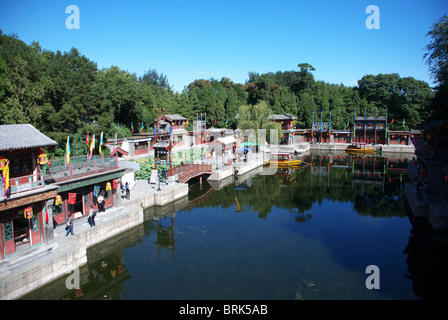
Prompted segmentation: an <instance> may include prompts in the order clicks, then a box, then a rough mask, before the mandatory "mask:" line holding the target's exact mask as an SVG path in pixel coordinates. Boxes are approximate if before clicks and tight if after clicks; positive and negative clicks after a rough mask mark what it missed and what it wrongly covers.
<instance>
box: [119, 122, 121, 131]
mask: <svg viewBox="0 0 448 320" xmlns="http://www.w3.org/2000/svg"><path fill="white" fill-rule="evenodd" d="M118 132H120V133H121V129H120V123H118Z"/></svg>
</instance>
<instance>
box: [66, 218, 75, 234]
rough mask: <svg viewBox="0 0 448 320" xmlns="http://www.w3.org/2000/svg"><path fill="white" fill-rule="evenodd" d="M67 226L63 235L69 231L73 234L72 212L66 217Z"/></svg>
mask: <svg viewBox="0 0 448 320" xmlns="http://www.w3.org/2000/svg"><path fill="white" fill-rule="evenodd" d="M66 224H67V226H66V227H65V230H67V233H66V234H65V236H68V234H69V233H71V234H72V236H73V235H74V233H73V217H72V214H70V216H69V217H68V220H67V223H66Z"/></svg>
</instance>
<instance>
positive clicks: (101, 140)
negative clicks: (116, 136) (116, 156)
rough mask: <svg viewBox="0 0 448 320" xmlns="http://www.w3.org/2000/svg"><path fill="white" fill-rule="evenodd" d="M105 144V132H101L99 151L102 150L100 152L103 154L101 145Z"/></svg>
mask: <svg viewBox="0 0 448 320" xmlns="http://www.w3.org/2000/svg"><path fill="white" fill-rule="evenodd" d="M102 145H103V132H101V137H100V147H99V151H100V154H101V155H102V153H101V146H102Z"/></svg>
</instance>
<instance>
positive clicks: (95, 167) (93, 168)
mask: <svg viewBox="0 0 448 320" xmlns="http://www.w3.org/2000/svg"><path fill="white" fill-rule="evenodd" d="M58 161H59V163H58V162H56V163H54V161H53V163H52V165H51V167H50V168H49V169H47V179H50V180H54V181H59V180H64V179H69V178H73V177H76V176H83V175H88V174H92V173H96V172H100V171H105V170H109V169H114V168H118V157H117V156H113V157H110V156H93V157H92V158H90V160H89V158H88V157H87V156H79V157H72V158H70V163H69V164H68V165H67V164H66V163H65V162H63V161H64V159H58Z"/></svg>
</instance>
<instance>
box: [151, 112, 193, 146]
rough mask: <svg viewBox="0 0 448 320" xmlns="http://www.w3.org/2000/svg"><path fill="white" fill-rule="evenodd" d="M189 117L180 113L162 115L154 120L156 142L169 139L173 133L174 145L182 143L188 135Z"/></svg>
mask: <svg viewBox="0 0 448 320" xmlns="http://www.w3.org/2000/svg"><path fill="white" fill-rule="evenodd" d="M187 126H188V119H187V118H185V117H183V116H181V115H178V114H166V115H161V116H159V117H158V118H156V119H155V121H154V135H155V139H156V142H157V141H159V140H167V139H168V137H169V135H170V133H172V135H173V146H174V147H175V146H178V145H182V144H183V141H184V140H185V139H186V136H187V134H188V133H187V129H186V127H187Z"/></svg>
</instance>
